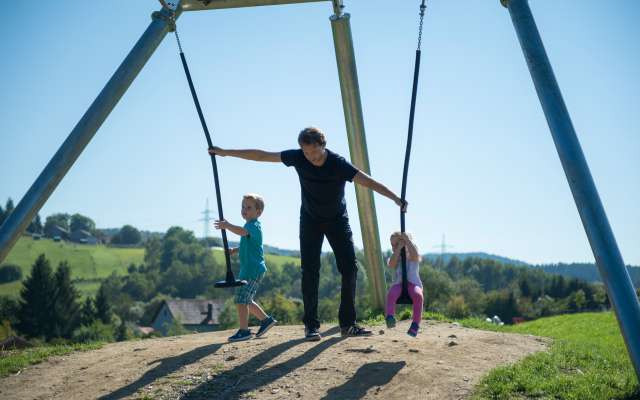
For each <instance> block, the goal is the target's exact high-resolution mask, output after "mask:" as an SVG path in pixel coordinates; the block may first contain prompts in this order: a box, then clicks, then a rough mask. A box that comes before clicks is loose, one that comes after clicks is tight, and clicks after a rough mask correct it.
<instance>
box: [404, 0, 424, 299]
mask: <svg viewBox="0 0 640 400" xmlns="http://www.w3.org/2000/svg"><path fill="white" fill-rule="evenodd" d="M425 1H426V0H422V3H421V4H420V25H419V27H418V47H417V48H416V59H415V64H414V67H413V88H412V92H411V108H410V111H409V129H408V133H407V148H406V150H405V153H404V169H403V172H402V191H401V193H400V198H401V199H402V203H404V202H405V199H406V194H407V175H408V174H409V159H410V157H411V142H412V140H413V120H414V116H415V111H416V96H417V92H418V77H419V75H420V55H421V51H420V46H421V44H422V24H423V21H424V12H425V9H426V8H427V7H426V5H425ZM400 231H401V232H405V212H404V211H402V210H401V211H400ZM400 254H401V258H402V293H401V295H400V298H399V299H398V301H397V302H398V303H399V304H412V303H413V302H412V301H411V297H409V289H408V279H407V253H406V251H405V248H404V247H403V248H402V251H401V253H400Z"/></svg>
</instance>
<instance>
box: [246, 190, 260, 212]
mask: <svg viewBox="0 0 640 400" xmlns="http://www.w3.org/2000/svg"><path fill="white" fill-rule="evenodd" d="M245 199H248V200H252V201H253V204H255V205H256V210H258V211H264V199H263V198H262V196H260V195H259V194H255V193H247V194H245V195H244V196H242V200H245Z"/></svg>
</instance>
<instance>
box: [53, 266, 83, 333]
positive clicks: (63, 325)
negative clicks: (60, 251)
mask: <svg viewBox="0 0 640 400" xmlns="http://www.w3.org/2000/svg"><path fill="white" fill-rule="evenodd" d="M54 281H55V286H56V287H55V295H54V307H53V312H54V315H53V335H54V336H55V337H63V338H67V339H68V338H71V334H72V333H73V331H74V329H76V328H77V327H78V325H79V322H80V305H79V304H78V298H79V297H80V295H79V294H78V290H77V289H76V288H75V286H74V285H73V283H72V282H71V269H70V268H69V264H67V262H66V261H64V262H61V263H60V265H59V266H58V270H57V271H56V273H55V276H54Z"/></svg>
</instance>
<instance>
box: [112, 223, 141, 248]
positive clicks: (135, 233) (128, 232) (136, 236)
mask: <svg viewBox="0 0 640 400" xmlns="http://www.w3.org/2000/svg"><path fill="white" fill-rule="evenodd" d="M141 241H142V235H141V234H140V231H139V230H137V229H136V228H135V227H133V226H131V225H125V226H123V227H122V228H121V229H120V232H118V233H117V234H116V235H115V236H114V237H113V238H112V239H111V243H115V244H126V245H135V244H138V243H140V242H141Z"/></svg>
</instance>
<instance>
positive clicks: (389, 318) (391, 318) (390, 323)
mask: <svg viewBox="0 0 640 400" xmlns="http://www.w3.org/2000/svg"><path fill="white" fill-rule="evenodd" d="M385 321H386V322H387V328H389V329H391V328H395V327H396V319H395V317H394V316H393V315H387V318H385Z"/></svg>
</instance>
